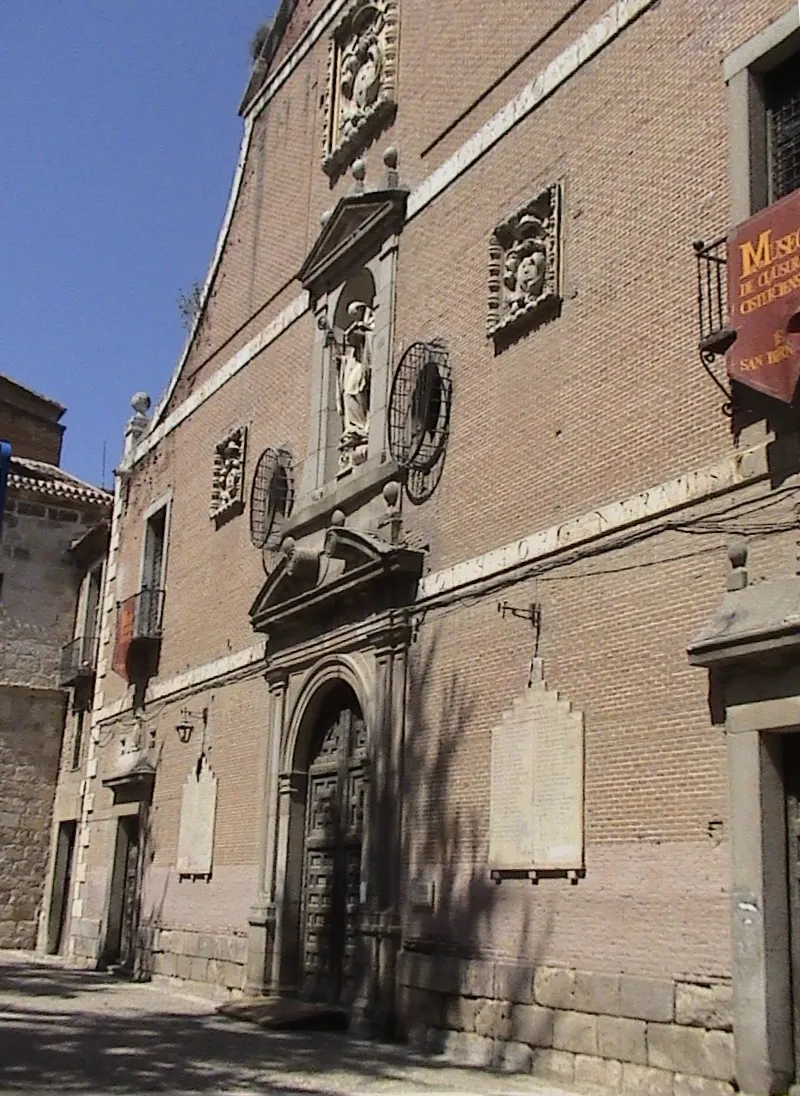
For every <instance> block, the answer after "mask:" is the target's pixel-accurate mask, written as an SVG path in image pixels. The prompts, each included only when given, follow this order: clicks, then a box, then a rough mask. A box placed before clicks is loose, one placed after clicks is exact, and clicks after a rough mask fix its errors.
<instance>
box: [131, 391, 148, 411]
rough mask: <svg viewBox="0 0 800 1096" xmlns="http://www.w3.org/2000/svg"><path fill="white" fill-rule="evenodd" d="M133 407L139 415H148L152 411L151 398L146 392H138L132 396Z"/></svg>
mask: <svg viewBox="0 0 800 1096" xmlns="http://www.w3.org/2000/svg"><path fill="white" fill-rule="evenodd" d="M131 407H132V408H133V410H134V411H135V412H136V414H137V415H146V414H147V412H148V411H149V410H150V397H149V396H148V395H147V393H146V392H136V393H135V394H134V395H133V396H131Z"/></svg>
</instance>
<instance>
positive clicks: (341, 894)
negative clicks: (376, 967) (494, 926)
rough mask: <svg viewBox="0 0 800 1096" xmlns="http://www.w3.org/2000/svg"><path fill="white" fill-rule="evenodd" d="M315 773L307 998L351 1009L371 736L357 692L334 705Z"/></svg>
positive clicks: (309, 811) (305, 948)
mask: <svg viewBox="0 0 800 1096" xmlns="http://www.w3.org/2000/svg"><path fill="white" fill-rule="evenodd" d="M317 743H318V745H317V748H316V750H315V751H314V752H313V753H312V759H311V764H310V766H309V772H308V792H307V799H306V820H305V847H304V857H303V900H302V979H301V988H302V993H303V995H304V996H306V997H308V998H310V999H312V1000H317V1001H326V1002H331V1003H341V1004H348V1003H350V1002H351V1001H352V999H353V996H354V994H355V988H356V982H357V974H358V939H357V919H358V909H359V904H360V891H361V846H362V840H363V830H364V804H365V796H366V768H365V766H366V755H367V736H366V727H365V725H364V719H363V716H362V714H361V710H360V708H359V707H358V704H357V702H356V699H355V697H354V696H353V694H352V692H351V691H350V690H349V689H341V690H337V691H336V692H335V693H334V695H333V696H331V697H330V698H329V703H328V704H327V705H326V707H325V709H324V711H323V714H322V717H321V719H320V724H319V726H318V730H317Z"/></svg>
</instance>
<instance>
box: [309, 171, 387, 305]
mask: <svg viewBox="0 0 800 1096" xmlns="http://www.w3.org/2000/svg"><path fill="white" fill-rule="evenodd" d="M407 197H408V191H407V190H401V189H394V190H371V191H367V192H365V193H363V194H350V195H347V196H346V197H344V198H342V199H341V200H340V201H339V203H338V205H337V206H336V208H335V209H334V211H333V213H331V215H330V217H329V218H328V220H327V222H326V223H325V225H324V226H323V229H322V232H321V233H320V234H319V236H318V238H317V242H316V243H315V244H314V246H313V247H312V248H311V251H310V252H309V253H308V256H307V257H306V260H305V262H304V263H303V265H302V266H301V268H300V273H299V274H298V278H299V279H300V281H301V282H302V283H303V287H304V288H305V289H308V290H309V292H310V293H311V294H312V296H318V295H319V294H320V293H321V292H324V290H326V289H328V288H329V287H330V286H332V285H335V284H336V283H337V282H338V281H340V280H341V279H342V278H343V277H344V276H346V274H347V272H348V271H349V270H350V269H352V267H354V266H356V265H357V264H358V262H359V261H361V260H362V259H363V257H364V254H365V252H368V251H370V250H372V249H376V248H377V247H379V246H380V244H381V243H383V241H384V240H385V239H386V238H387V237H388V236H390V235H391V234H392V233H393V232H398V231H399V230H400V228H401V227H402V224H403V221H404V220H405V210H406V199H407Z"/></svg>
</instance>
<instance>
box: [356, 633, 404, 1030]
mask: <svg viewBox="0 0 800 1096" xmlns="http://www.w3.org/2000/svg"><path fill="white" fill-rule="evenodd" d="M376 671H377V673H376V704H375V728H374V737H373V744H372V756H373V766H372V774H373V776H372V783H371V787H370V826H369V830H370V835H371V838H370V839H371V842H372V846H371V849H372V852H371V855H370V857H369V860H368V861H367V862H368V863H369V865H370V877H369V886H370V894H369V905H368V910H367V917H366V926H365V927H366V935H367V937H368V940H367V944H368V947H367V949H366V951H367V954H368V955H369V961H370V962H369V966H370V969H369V972H368V985H367V986H366V987H365V990H366V996H367V1000H368V1002H369V1014H370V1016H369V1020H370V1024H371V1026H372V1028H373V1030H375V1031H376V1032H380V1033H382V1034H385V1033H388V1032H390V1031H391V1028H392V1025H393V1018H394V1013H395V965H396V958H397V949H398V944H399V897H400V896H399V890H400V871H401V863H402V772H403V769H402V766H403V736H404V718H405V647H404V646H395V645H391V646H386V647H384V648H381V649H379V650H378V651H377V652H376Z"/></svg>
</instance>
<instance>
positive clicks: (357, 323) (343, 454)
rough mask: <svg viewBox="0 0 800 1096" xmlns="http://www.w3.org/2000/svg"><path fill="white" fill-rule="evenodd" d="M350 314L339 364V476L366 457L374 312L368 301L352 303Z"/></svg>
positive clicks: (337, 393) (337, 377) (337, 370)
mask: <svg viewBox="0 0 800 1096" xmlns="http://www.w3.org/2000/svg"><path fill="white" fill-rule="evenodd" d="M347 315H348V317H350V318H351V320H352V322H351V323H350V324H349V326H348V328H347V330H346V331H345V333H344V346H343V349H342V352H341V353H340V354H339V356H338V359H337V364H336V410H337V411H338V413H339V419H340V422H341V429H342V433H341V437H340V439H339V474H340V475H341V474H342V473H344V472H347V471H348V470H349V469H351V468H353V467H355V466H356V465H358V464H362V463H363V462H364V461H365V460H366V458H367V444H368V442H369V408H370V388H371V381H372V342H373V336H374V332H375V312H374V310H373V309H372V307H371V306H370V305H369V304H367V303H366V302H365V301H352V302H351V303H350V304H349V306H348V308H347Z"/></svg>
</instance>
